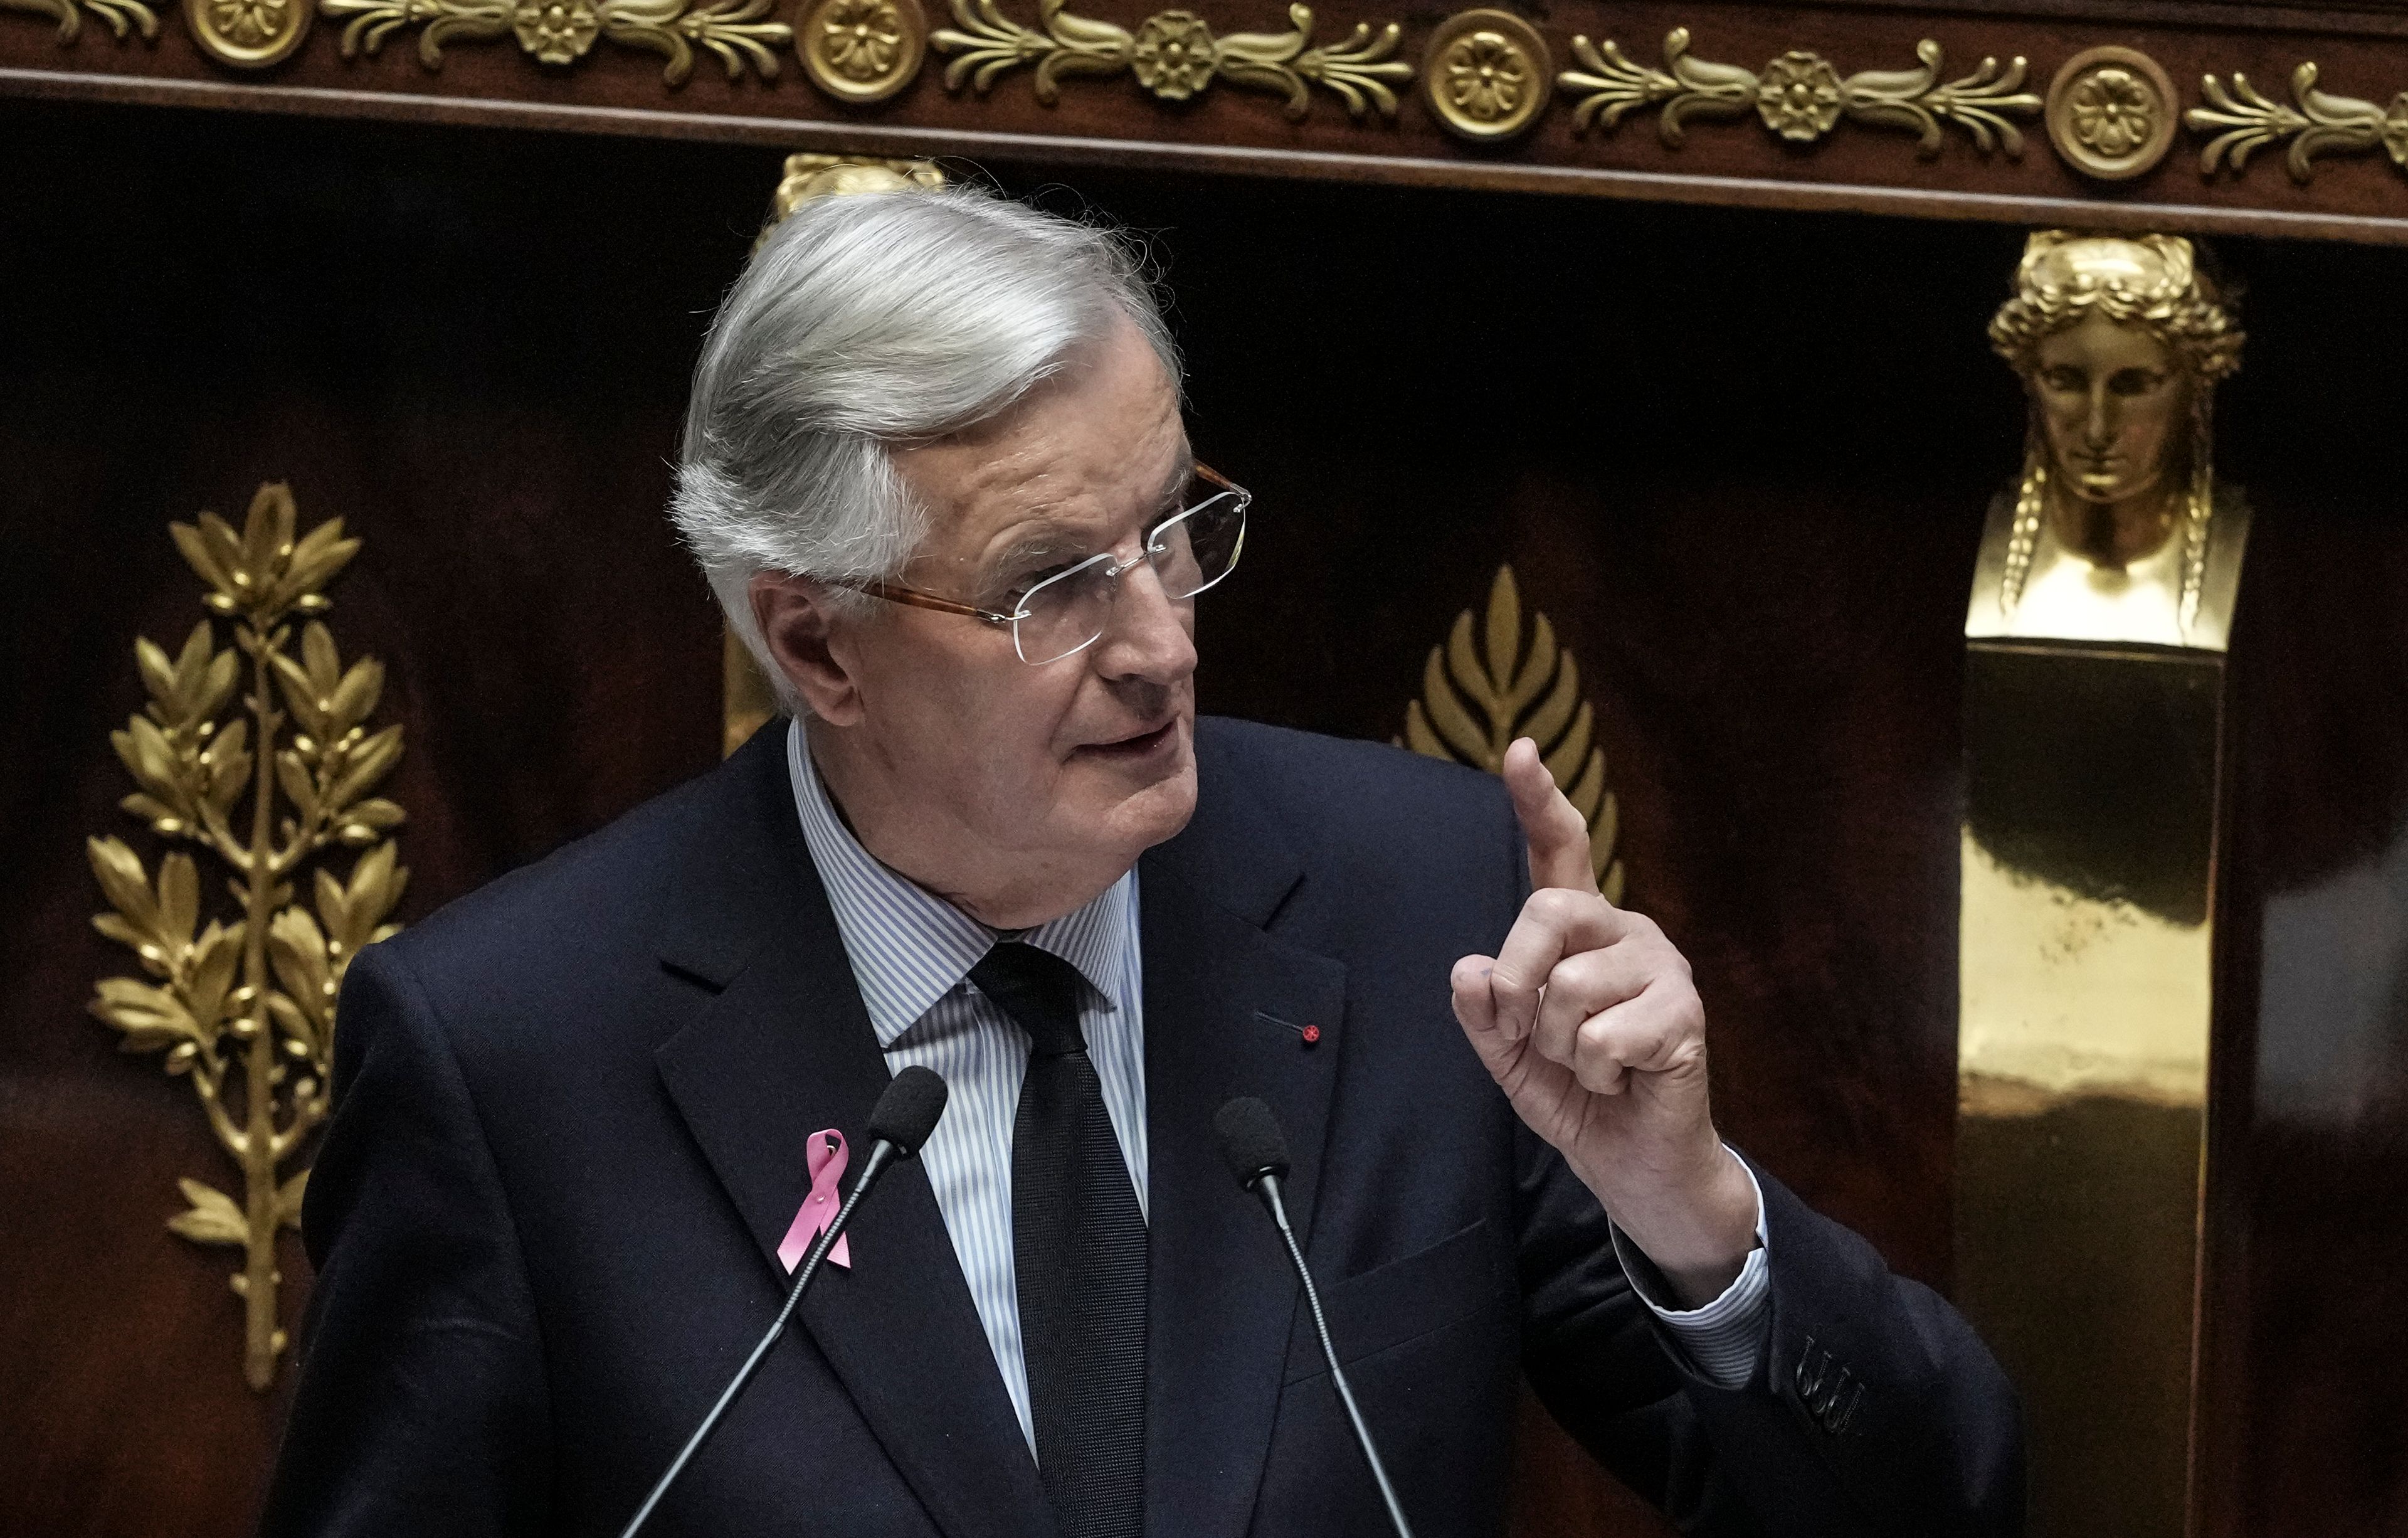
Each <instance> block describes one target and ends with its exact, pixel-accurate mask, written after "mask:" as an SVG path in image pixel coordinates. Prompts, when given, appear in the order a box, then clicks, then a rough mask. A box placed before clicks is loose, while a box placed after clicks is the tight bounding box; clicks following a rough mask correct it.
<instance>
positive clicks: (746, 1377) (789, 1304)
mask: <svg viewBox="0 0 2408 1538" xmlns="http://www.w3.org/2000/svg"><path fill="white" fill-rule="evenodd" d="M943 1114H945V1081H944V1080H942V1079H940V1078H939V1077H938V1076H937V1075H936V1073H935V1072H934V1071H930V1070H928V1069H925V1068H922V1067H920V1066H919V1065H918V1064H916V1063H915V1064H913V1065H912V1066H911V1067H910V1068H907V1069H905V1070H904V1071H902V1072H900V1073H897V1074H896V1075H895V1080H894V1082H893V1083H892V1084H889V1085H887V1086H886V1092H885V1093H884V1094H882V1095H881V1096H879V1097H878V1104H877V1105H876V1106H875V1107H873V1108H872V1109H871V1111H870V1113H869V1138H870V1143H869V1157H867V1158H866V1159H864V1160H863V1161H862V1164H861V1176H860V1178H859V1179H857V1180H855V1181H854V1182H853V1194H852V1195H851V1196H848V1197H846V1198H845V1199H844V1205H843V1206H841V1207H839V1208H838V1209H837V1214H836V1216H835V1218H834V1219H832V1220H831V1221H830V1222H829V1224H828V1226H827V1229H826V1230H825V1231H824V1232H823V1233H822V1234H821V1235H820V1236H819V1238H817V1239H815V1240H813V1241H812V1242H811V1247H810V1250H808V1251H807V1252H805V1254H804V1256H803V1263H802V1264H801V1265H799V1266H796V1268H795V1283H794V1286H792V1287H790V1288H788V1289H787V1292H786V1306H785V1307H783V1308H781V1309H780V1310H779V1311H778V1317H777V1320H776V1322H774V1323H772V1324H771V1325H770V1326H769V1332H768V1333H767V1334H766V1335H764V1336H762V1337H761V1344H758V1345H756V1346H754V1347H753V1354H752V1355H751V1356H749V1357H747V1358H744V1365H743V1366H741V1367H739V1368H738V1369H737V1370H736V1376H735V1377H733V1378H731V1379H729V1380H728V1384H727V1387H725V1388H724V1390H722V1391H721V1393H720V1396H719V1402H718V1403H716V1404H714V1405H712V1406H711V1407H710V1414H709V1415H707V1416H703V1417H702V1424H701V1425H699V1426H697V1427H695V1429H694V1435H692V1436H690V1437H688V1438H687V1439H686V1444H685V1446H684V1447H683V1448H681V1449H680V1451H679V1453H678V1455H677V1458H676V1459H674V1460H673V1461H672V1462H671V1463H670V1464H669V1466H668V1472H667V1473H664V1474H662V1475H661V1478H660V1483H658V1484H656V1485H654V1486H653V1487H652V1494H650V1495H648V1496H646V1497H644V1503H643V1504H642V1505H641V1506H638V1508H637V1509H636V1515H635V1516H634V1517H633V1518H632V1519H630V1520H629V1521H628V1523H627V1525H626V1527H625V1528H624V1530H623V1531H621V1532H620V1534H619V1538H636V1534H637V1533H638V1531H641V1530H642V1528H643V1525H644V1524H645V1522H647V1521H648V1520H650V1519H651V1517H652V1511H653V1508H654V1507H656V1506H658V1505H659V1504H660V1503H661V1497H663V1496H665V1495H667V1494H668V1492H669V1487H670V1486H672V1485H674V1484H676V1483H677V1478H678V1475H679V1474H681V1473H684V1472H685V1466H686V1465H687V1464H688V1463H690V1462H692V1461H693V1460H694V1455H695V1454H696V1453H698V1452H700V1451H702V1445H703V1444H704V1443H706V1442H708V1441H710V1435H711V1433H712V1432H713V1431H716V1430H719V1422H720V1417H722V1416H724V1415H726V1414H727V1407H728V1406H729V1405H731V1404H734V1403H735V1402H736V1396H737V1395H738V1394H741V1393H742V1392H744V1387H745V1385H747V1384H749V1383H751V1382H752V1381H753V1373H757V1372H759V1371H760V1370H761V1363H762V1362H763V1361H765V1360H767V1358H768V1355H769V1348H770V1347H771V1346H773V1345H775V1344H778V1337H779V1336H781V1335H782V1334H784V1333H785V1331H786V1321H787V1320H789V1319H791V1318H793V1317H794V1316H795V1305H796V1304H797V1303H799V1302H801V1301H803V1288H805V1287H807V1286H810V1282H811V1277H812V1276H813V1275H814V1274H815V1273H816V1272H818V1271H819V1269H820V1262H821V1260H823V1259H824V1258H826V1256H827V1252H828V1251H830V1250H832V1249H834V1248H835V1247H836V1242H837V1241H838V1240H839V1239H840V1238H842V1237H843V1236H844V1229H845V1225H846V1224H848V1223H850V1222H852V1221H853V1209H854V1208H855V1207H858V1206H860V1205H861V1199H862V1198H863V1197H865V1196H867V1195H868V1194H869V1187H870V1186H874V1185H876V1184H877V1182H878V1177H879V1176H880V1175H882V1174H884V1173H885V1172H886V1167H887V1166H888V1165H889V1164H892V1163H893V1162H895V1161H896V1159H898V1158H910V1157H912V1156H913V1155H915V1154H917V1153H918V1152H919V1151H920V1145H921V1144H922V1143H925V1142H927V1141H928V1134H929V1133H930V1132H933V1131H935V1130H936V1128H937V1118H938V1117H939V1116H941V1115H943Z"/></svg>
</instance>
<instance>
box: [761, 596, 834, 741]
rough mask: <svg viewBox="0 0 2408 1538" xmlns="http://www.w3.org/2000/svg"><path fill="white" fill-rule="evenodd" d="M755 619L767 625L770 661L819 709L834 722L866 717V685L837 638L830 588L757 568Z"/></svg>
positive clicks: (765, 634)
mask: <svg viewBox="0 0 2408 1538" xmlns="http://www.w3.org/2000/svg"><path fill="white" fill-rule="evenodd" d="M749 591H750V596H751V597H752V600H753V624H754V625H759V626H760V627H761V637H762V639H763V640H765V641H766V642H767V644H768V649H769V658H770V661H771V662H772V663H773V664H774V665H775V666H776V667H777V668H778V670H779V671H780V672H781V673H783V674H785V675H786V682H787V683H789V684H790V685H792V687H793V688H794V691H795V692H796V694H798V695H800V696H802V698H803V703H804V704H806V705H808V706H810V712H811V713H812V714H813V715H815V716H818V717H819V718H820V719H821V720H823V721H824V722H826V723H827V724H828V725H830V726H852V725H853V724H854V723H855V722H857V721H859V720H860V719H861V688H860V684H859V682H858V681H857V680H855V679H854V677H853V672H852V670H851V668H849V667H848V666H847V664H846V661H845V658H844V655H843V654H844V653H845V652H846V651H848V650H849V649H848V648H845V647H843V646H841V645H838V644H835V630H836V626H835V618H834V615H833V614H832V613H831V612H830V605H829V602H828V596H829V590H828V587H827V584H826V583H824V582H814V581H812V580H811V579H810V578H809V577H790V576H787V575H785V574H783V573H781V572H776V571H756V572H754V573H753V581H752V583H751V586H750V590H749Z"/></svg>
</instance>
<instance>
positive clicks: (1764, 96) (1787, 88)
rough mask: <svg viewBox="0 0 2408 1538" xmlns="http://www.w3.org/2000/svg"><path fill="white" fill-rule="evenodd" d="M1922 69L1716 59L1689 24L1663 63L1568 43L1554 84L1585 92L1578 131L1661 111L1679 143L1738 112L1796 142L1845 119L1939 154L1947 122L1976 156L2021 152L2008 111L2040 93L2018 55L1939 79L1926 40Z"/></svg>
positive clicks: (1796, 59) (1918, 50)
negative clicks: (1695, 40) (1906, 137)
mask: <svg viewBox="0 0 2408 1538" xmlns="http://www.w3.org/2000/svg"><path fill="white" fill-rule="evenodd" d="M1914 53H1915V57H1916V58H1918V59H1920V60H1922V61H1923V62H1922V65H1921V66H1920V67H1918V68H1915V69H1902V70H1866V71H1863V72H1861V73H1858V74H1855V75H1849V76H1845V77H1842V75H1841V74H1840V72H1839V70H1838V69H1836V68H1835V67H1833V66H1832V65H1831V64H1830V63H1829V62H1828V60H1825V59H1823V58H1821V57H1820V56H1818V55H1816V54H1813V53H1809V52H1807V51H1805V50H1796V49H1794V50H1790V51H1789V52H1787V53H1785V54H1783V55H1781V57H1779V58H1777V59H1775V60H1773V61H1772V62H1771V63H1770V64H1768V65H1765V66H1764V67H1763V68H1762V69H1761V70H1753V69H1747V68H1743V67H1742V66H1741V65H1725V64H1714V63H1711V62H1709V61H1707V60H1704V59H1699V58H1698V57H1696V56H1695V55H1693V54H1692V53H1690V51H1689V29H1688V28H1686V27H1675V28H1674V29H1673V30H1672V32H1671V34H1670V36H1667V37H1666V38H1665V39H1664V68H1662V69H1653V68H1650V67H1648V66H1646V65H1638V64H1633V63H1632V62H1631V61H1630V60H1629V59H1628V58H1627V56H1625V55H1624V53H1623V51H1622V49H1621V47H1620V45H1618V44H1617V43H1615V42H1614V41H1613V39H1611V38H1608V39H1607V40H1606V41H1605V42H1603V43H1602V44H1598V43H1592V42H1590V41H1589V40H1588V38H1587V37H1586V36H1576V37H1574V38H1573V39H1572V55H1573V57H1574V58H1576V59H1578V60H1579V61H1580V63H1581V64H1582V65H1584V68H1581V69H1574V70H1566V71H1565V72H1564V73H1563V74H1562V75H1560V76H1558V77H1556V82H1555V83H1556V84H1558V85H1560V86H1562V87H1563V88H1564V89H1565V90H1567V91H1572V92H1580V93H1584V94H1583V95H1582V97H1581V99H1580V101H1579V103H1578V104H1577V105H1576V106H1575V107H1574V108H1573V109H1572V127H1573V131H1574V132H1576V133H1585V132H1587V131H1588V129H1589V128H1590V127H1592V126H1595V125H1598V124H1602V125H1603V126H1604V127H1606V128H1608V129H1611V128H1613V127H1615V126H1616V125H1618V124H1619V123H1620V122H1622V120H1623V118H1624V117H1626V116H1627V115H1628V114H1629V113H1631V112H1634V111H1638V110H1641V109H1642V108H1651V107H1660V108H1661V109H1662V110H1661V111H1660V113H1659V114H1658V116H1657V118H1656V132H1657V133H1658V134H1659V135H1661V136H1662V137H1663V140H1664V142H1665V143H1666V144H1667V145H1669V146H1671V147H1674V148H1678V147H1679V146H1680V144H1681V142H1682V139H1683V137H1684V125H1685V124H1686V123H1687V122H1688V121H1689V120H1690V119H1692V118H1739V117H1744V116H1746V115H1747V114H1748V113H1749V112H1750V111H1754V112H1755V114H1756V117H1757V118H1758V119H1759V120H1761V121H1762V122H1763V123H1764V126H1765V127H1766V128H1768V129H1770V130H1771V131H1772V132H1773V133H1775V134H1777V135H1779V136H1780V137H1783V138H1785V139H1788V140H1790V141H1792V142H1794V143H1799V144H1811V143H1813V142H1814V141H1815V140H1817V139H1820V138H1822V137H1824V136H1825V135H1827V134H1828V133H1829V132H1830V131H1831V130H1832V129H1834V128H1836V127H1838V126H1839V124H1840V122H1841V121H1842V119H1845V120H1847V121H1849V122H1856V123H1860V124H1863V125H1865V126H1868V127H1882V128H1903V129H1905V130H1907V131H1909V132H1910V133H1913V134H1914V135H1915V137H1916V149H1917V151H1919V152H1920V153H1922V154H1924V155H1926V156H1930V155H1936V154H1938V153H1939V152H1940V147H1941V143H1942V137H1943V135H1942V128H1943V127H1944V126H1945V125H1947V124H1951V123H1953V124H1955V125H1956V126H1957V127H1958V128H1961V129H1963V130H1964V131H1965V132H1966V133H1967V134H1968V135H1969V136H1971V138H1972V140H1973V144H1974V147H1975V148H1976V149H1978V150H1980V151H1982V152H1983V153H1984V154H1988V153H1989V152H1990V151H1991V150H1992V149H1994V148H2003V149H2004V150H2005V151H2006V152H2007V154H2008V156H2009V157H2010V158H2014V157H2015V156H2019V155H2021V154H2022V153H2023V147H2024V146H2023V134H2022V131H2021V130H2019V129H2018V128H2016V126H2015V125H2014V123H2013V122H2009V121H2008V120H2009V118H2010V117H2029V116H2031V115H2033V114H2034V113H2037V112H2039V111H2040V110H2041V99H2040V98H2039V97H2038V96H2036V95H2033V94H2031V93H2028V92H2027V91H2025V90H2024V89H2023V84H2024V73H2025V67H2026V66H2025V63H2024V60H2023V59H2022V58H2021V57H2017V58H2015V59H2014V60H2012V61H2010V62H2009V63H2008V64H2007V65H2005V67H2003V68H2001V67H2000V64H1999V61H1998V60H1996V59H1991V58H1985V59H1984V60H1983V61H1982V63H1981V65H1980V67H1978V68H1976V69H1975V70H1974V71H1973V73H1971V75H1968V76H1966V77H1964V78H1963V79H1957V80H1951V81H1949V82H1948V83H1946V84H1944V85H1943V84H1942V83H1941V79H1940V76H1941V72H1942V68H1943V67H1944V66H1943V65H1942V54H1941V50H1940V45H1939V44H1938V43H1935V42H1933V41H1931V40H1930V39H1928V38H1926V39H1925V40H1924V41H1922V42H1920V43H1917V44H1916V45H1915V46H1914Z"/></svg>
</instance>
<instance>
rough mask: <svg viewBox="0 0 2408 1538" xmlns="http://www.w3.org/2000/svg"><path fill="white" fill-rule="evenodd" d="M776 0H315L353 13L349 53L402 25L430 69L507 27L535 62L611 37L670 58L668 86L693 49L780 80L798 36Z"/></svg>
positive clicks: (339, 13) (737, 70)
mask: <svg viewBox="0 0 2408 1538" xmlns="http://www.w3.org/2000/svg"><path fill="white" fill-rule="evenodd" d="M773 8H774V7H773V5H772V0H712V3H710V4H707V5H698V4H694V3H693V0H318V9H319V11H320V12H321V13H322V14H323V15H326V16H331V17H348V18H350V20H349V21H348V22H346V23H345V25H344V27H343V36H342V52H343V57H344V58H346V59H353V58H357V57H359V56H360V55H362V54H364V53H365V54H370V55H373V54H375V53H376V52H377V51H379V50H380V49H382V48H383V47H384V43H385V39H386V38H388V37H390V36H392V35H393V34H394V33H395V32H397V31H400V30H402V29H404V28H407V27H419V28H423V30H422V31H421V32H420V33H419V35H418V62H419V63H420V64H422V65H425V66H426V67H427V68H428V69H440V68H442V67H443V50H444V47H445V46H446V45H447V44H451V43H455V42H479V41H483V40H486V39H489V38H494V37H500V36H509V37H511V38H512V39H514V40H515V41H516V42H517V43H518V45H519V48H520V50H521V51H523V52H524V53H525V54H526V55H527V56H528V57H529V58H532V59H534V60H536V61H537V62H538V63H539V64H547V65H570V64H574V63H576V62H577V61H578V60H580V59H581V58H583V57H584V56H585V55H586V54H587V53H588V52H589V51H590V50H592V49H593V47H594V44H595V40H596V39H597V38H605V37H607V38H609V40H610V41H611V42H613V43H617V44H620V45H621V46H623V47H626V48H640V49H648V50H651V51H652V52H654V53H658V54H660V55H661V56H662V57H663V58H665V59H667V61H668V62H667V65H664V66H663V68H662V70H661V79H663V80H664V81H666V82H667V84H669V85H672V86H678V85H683V84H684V83H685V82H686V80H687V79H688V78H689V77H691V76H692V75H693V74H694V66H695V60H696V58H697V56H698V54H697V50H701V51H703V52H708V53H710V55H711V56H712V57H714V58H716V59H717V60H718V61H719V63H720V65H721V66H722V67H723V68H724V69H725V70H726V72H727V78H728V79H731V80H736V79H743V77H744V72H745V71H746V70H747V69H748V68H749V69H751V70H752V71H753V73H754V74H756V75H758V76H760V77H761V78H762V79H765V80H770V79H777V76H778V56H777V52H776V50H778V49H781V48H783V47H785V46H786V45H788V44H790V43H792V42H793V41H794V38H795V29H794V28H793V27H791V26H789V25H788V24H787V23H785V22H770V21H765V20H763V18H765V17H767V15H769V13H770V11H771V10H772V9H773Z"/></svg>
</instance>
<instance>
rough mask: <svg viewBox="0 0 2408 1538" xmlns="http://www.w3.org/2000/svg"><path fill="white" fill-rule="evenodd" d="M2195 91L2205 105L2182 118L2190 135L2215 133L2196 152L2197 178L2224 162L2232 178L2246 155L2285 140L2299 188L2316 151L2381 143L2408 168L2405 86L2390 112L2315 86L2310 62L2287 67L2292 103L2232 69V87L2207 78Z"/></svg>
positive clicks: (2360, 149)
mask: <svg viewBox="0 0 2408 1538" xmlns="http://www.w3.org/2000/svg"><path fill="white" fill-rule="evenodd" d="M2200 94H2201V95H2204V96H2205V97H2206V98H2207V100H2208V105H2207V106H2205V107H2194V108H2191V109H2190V110H2189V112H2187V113H2186V114H2185V115H2184V119H2183V121H2184V122H2187V123H2188V124H2190V128H2191V131H2192V132H2193V133H2196V134H2213V135H2214V136H2215V137H2213V138H2211V139H2209V140H2208V142H2207V148H2206V149H2204V150H2202V151H2200V156H2199V170H2200V175H2201V176H2206V177H2213V176H2214V175H2215V173H2216V172H2217V171H2219V170H2222V169H2223V168H2224V167H2226V166H2227V165H2229V166H2230V167H2231V168H2232V171H2233V173H2234V174H2235V175H2236V176H2237V175H2239V174H2240V172H2241V170H2242V168H2243V166H2245V165H2248V164H2249V157H2250V156H2251V155H2253V154H2256V153H2257V151H2259V150H2262V149H2265V148H2266V147H2268V146H2269V145H2274V144H2282V143H2285V142H2286V141H2287V142H2288V144H2289V149H2288V150H2287V151H2286V152H2285V153H2284V156H2283V165H2284V166H2285V167H2286V169H2287V170H2289V171H2290V173H2291V180H2294V181H2296V182H2298V183H2300V185H2301V186H2305V185H2307V183H2308V182H2309V180H2311V179H2312V178H2314V177H2315V165H2314V163H2315V159H2316V157H2317V156H2319V155H2349V154H2362V153H2364V152H2365V151H2369V150H2372V149H2375V148H2377V147H2378V146H2379V147H2380V148H2381V149H2382V150H2383V151H2384V152H2385V153H2386V154H2388V155H2389V156H2390V157H2391V164H2392V165H2397V166H2399V167H2400V168H2401V170H2402V171H2408V91H2402V92H2401V93H2400V94H2399V95H2397V96H2395V97H2393V98H2392V101H2391V106H2390V108H2388V109H2387V110H2386V108H2381V107H2377V106H2376V105H2375V104H2374V103H2372V102H2370V101H2360V100H2358V98H2357V97H2355V96H2336V95H2333V94H2331V93H2329V92H2324V91H2319V90H2317V89H2316V66H2315V64H2314V63H2313V62H2311V63H2307V64H2303V65H2300V67H2299V68H2297V69H2295V70H2293V71H2291V105H2287V106H2286V104H2284V103H2282V102H2278V101H2275V100H2273V99H2272V97H2270V96H2267V95H2266V94H2265V93H2262V92H2260V91H2259V90H2258V89H2257V87H2256V86H2254V85H2251V84H2250V83H2249V78H2248V77H2247V76H2245V75H2243V74H2242V73H2241V72H2240V71H2239V70H2237V69H2236V70H2234V71H2233V72H2232V85H2231V87H2230V89H2229V90H2228V89H2227V88H2226V86H2225V84H2224V82H2223V81H2222V80H2220V79H2217V78H2216V77H2214V76H2213V75H2210V76H2208V77H2207V78H2206V79H2203V80H2201V81H2200Z"/></svg>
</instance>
